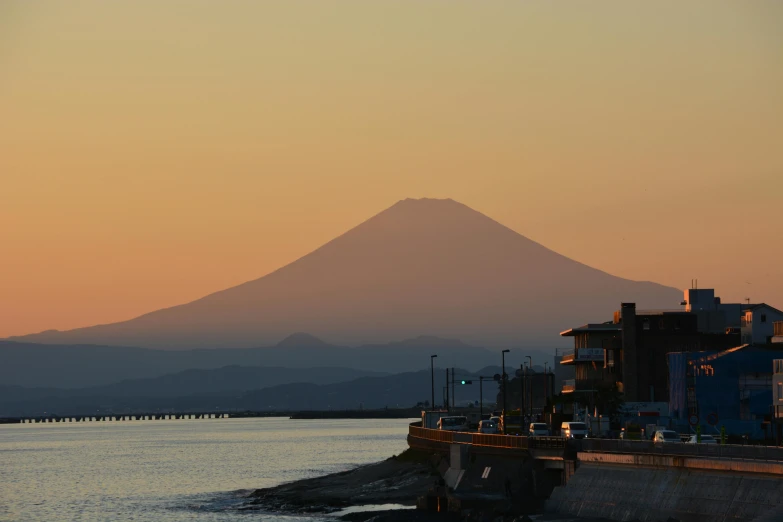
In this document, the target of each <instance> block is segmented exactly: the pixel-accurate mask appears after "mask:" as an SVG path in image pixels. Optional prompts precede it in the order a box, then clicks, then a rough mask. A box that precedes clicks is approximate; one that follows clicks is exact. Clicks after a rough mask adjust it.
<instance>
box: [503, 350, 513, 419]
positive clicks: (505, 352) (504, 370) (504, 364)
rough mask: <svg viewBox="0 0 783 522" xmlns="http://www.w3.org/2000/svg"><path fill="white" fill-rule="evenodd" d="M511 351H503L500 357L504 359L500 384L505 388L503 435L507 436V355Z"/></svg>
mask: <svg viewBox="0 0 783 522" xmlns="http://www.w3.org/2000/svg"><path fill="white" fill-rule="evenodd" d="M510 351H511V350H503V351H502V352H500V357H501V358H502V361H503V362H502V367H501V368H502V369H503V374H502V375H501V376H500V379H501V380H500V382H501V384H502V386H503V435H505V434H506V354H507V353H508V352H510Z"/></svg>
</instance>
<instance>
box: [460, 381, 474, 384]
mask: <svg viewBox="0 0 783 522" xmlns="http://www.w3.org/2000/svg"><path fill="white" fill-rule="evenodd" d="M460 384H473V381H465V380H463V381H462V382H461V383H460Z"/></svg>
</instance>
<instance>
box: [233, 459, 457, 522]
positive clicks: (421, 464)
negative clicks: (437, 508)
mask: <svg viewBox="0 0 783 522" xmlns="http://www.w3.org/2000/svg"><path fill="white" fill-rule="evenodd" d="M439 461H440V458H438V457H436V456H432V455H427V454H424V453H419V452H415V451H412V450H406V451H404V452H403V453H401V454H400V455H395V456H392V457H389V458H388V459H385V460H382V461H380V462H376V463H373V464H365V465H362V466H358V467H356V468H353V469H350V470H347V471H342V472H339V473H333V474H330V475H324V476H321V477H314V478H309V479H303V480H298V481H294V482H288V483H285V484H280V485H278V486H274V487H271V488H263V489H257V490H255V491H253V492H252V493H251V494H250V495H248V497H247V500H248V502H247V504H245V506H244V507H243V508H242V509H243V510H246V511H252V510H264V511H274V512H280V513H289V514H308V513H309V514H324V515H329V514H334V513H337V512H339V511H342V510H344V509H346V508H355V507H361V506H369V505H375V506H377V505H384V504H396V505H403V506H415V505H416V501H417V499H418V497H419V496H421V495H424V494H426V493H427V491H428V490H429V489H430V488H432V487H434V486H437V485H438V484H439V483H440V482H441V478H440V474H439V473H438V470H437V465H438V464H439ZM395 511H398V513H397V514H398V515H405V516H406V518H404V520H412V518H411V517H413V516H415V517H416V518H415V519H414V520H431V518H426V519H425V518H419V517H420V516H423V515H428V514H429V512H426V511H420V510H411V509H407V510H390V511H373V512H370V511H367V512H361V511H359V512H353V513H349V514H346V515H344V517H347V518H341V519H344V520H352V521H361V520H369V519H371V518H374V517H385V516H387V515H386V514H389V515H391V514H394V512H395ZM420 513H421V514H422V515H419V514H420ZM414 514H415V515H414ZM382 520H387V518H382ZM388 520H396V519H392V518H388ZM400 520H402V519H400ZM438 520H445V519H443V518H442V517H439V518H438Z"/></svg>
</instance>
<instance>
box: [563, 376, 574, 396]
mask: <svg viewBox="0 0 783 522" xmlns="http://www.w3.org/2000/svg"><path fill="white" fill-rule="evenodd" d="M561 391H562V393H574V392H575V391H576V379H566V380H564V381H563V389H562V390H561Z"/></svg>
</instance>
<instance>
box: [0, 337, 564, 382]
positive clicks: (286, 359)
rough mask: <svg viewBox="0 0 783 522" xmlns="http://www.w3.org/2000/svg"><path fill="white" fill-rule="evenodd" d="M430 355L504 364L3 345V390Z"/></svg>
mask: <svg viewBox="0 0 783 522" xmlns="http://www.w3.org/2000/svg"><path fill="white" fill-rule="evenodd" d="M431 354H438V358H437V359H436V360H435V362H436V363H437V365H438V366H439V367H444V368H445V367H463V368H469V369H470V370H476V369H479V368H481V367H484V366H487V365H496V364H498V362H499V360H500V354H499V353H498V352H497V351H494V352H493V351H489V350H486V349H484V348H479V347H475V346H468V345H466V344H464V343H462V342H459V341H453V340H448V339H437V338H432V337H420V338H417V339H410V340H406V341H400V342H394V343H389V344H386V345H380V344H377V345H368V346H360V347H357V348H351V347H347V346H334V345H331V344H328V343H326V342H324V341H322V340H321V339H318V338H316V337H313V336H311V335H308V334H295V335H292V336H289V337H288V338H286V339H284V340H283V341H281V342H280V343H278V344H277V345H275V346H270V347H260V348H242V349H215V350H206V349H204V350H176V351H173V350H153V349H149V348H132V347H119V346H94V345H75V346H69V345H41V344H31V343H19V342H12V341H0V386H2V385H5V386H24V387H27V388H37V387H45V388H84V387H90V386H105V385H110V384H114V383H118V382H120V381H124V380H134V379H151V378H156V377H160V376H162V375H166V374H173V373H177V372H182V371H184V370H193V371H196V370H212V369H216V368H222V367H225V366H231V365H234V366H248V367H283V368H291V369H299V368H313V367H324V368H326V369H329V368H334V367H340V368H343V369H347V370H355V371H360V372H364V373H365V374H366V373H368V372H381V373H401V372H409V371H417V370H421V369H423V368H428V367H429V364H430V355H431ZM525 355H531V356H532V357H533V358H534V360H538V361H543V360H547V359H550V360H551V356H548V355H546V354H544V353H541V352H537V351H535V350H525V351H522V350H513V351H512V352H511V353H510V354H507V357H506V361H507V363H508V366H509V367H511V366H512V365H518V364H521V363H522V361H523V358H524V356H525ZM194 375H195V374H194ZM312 382H318V383H323V382H325V381H323V380H317V379H315V380H312Z"/></svg>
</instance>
